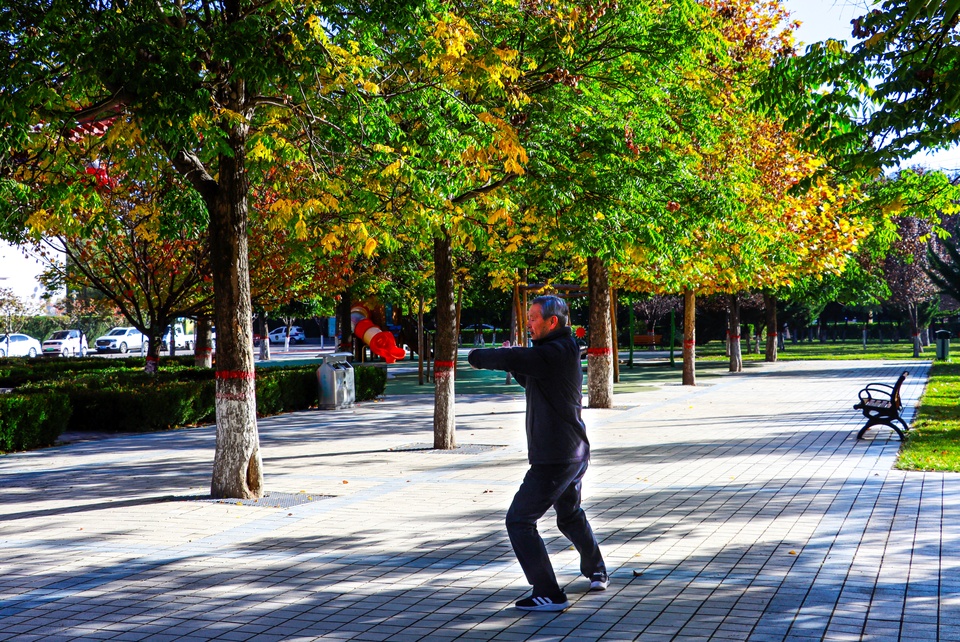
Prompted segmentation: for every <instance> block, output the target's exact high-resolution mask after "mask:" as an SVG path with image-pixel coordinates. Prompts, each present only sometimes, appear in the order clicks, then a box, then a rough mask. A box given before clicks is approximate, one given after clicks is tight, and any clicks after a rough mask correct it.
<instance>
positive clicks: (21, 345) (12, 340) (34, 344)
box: [0, 333, 43, 359]
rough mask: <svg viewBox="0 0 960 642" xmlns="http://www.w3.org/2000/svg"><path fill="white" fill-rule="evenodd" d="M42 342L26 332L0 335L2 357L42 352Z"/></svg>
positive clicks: (0, 353)
mask: <svg viewBox="0 0 960 642" xmlns="http://www.w3.org/2000/svg"><path fill="white" fill-rule="evenodd" d="M42 350H43V348H42V347H41V345H40V342H39V341H37V340H36V339H34V338H33V337H31V336H29V335H26V334H16V333H11V334H4V335H0V357H30V358H31V359H32V358H34V357H35V356H37V355H38V354H40V352H41V351H42Z"/></svg>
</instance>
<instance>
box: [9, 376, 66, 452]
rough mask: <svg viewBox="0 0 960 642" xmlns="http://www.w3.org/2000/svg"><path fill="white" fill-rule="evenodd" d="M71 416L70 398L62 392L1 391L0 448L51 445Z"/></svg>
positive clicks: (12, 448)
mask: <svg viewBox="0 0 960 642" xmlns="http://www.w3.org/2000/svg"><path fill="white" fill-rule="evenodd" d="M70 415H71V412H70V399H69V398H68V397H67V395H65V394H61V393H59V392H54V391H44V392H28V393H9V394H0V451H3V452H12V451H15V450H29V449H31V448H43V447H44V446H52V445H53V443H54V442H55V441H56V440H57V437H59V436H60V435H61V434H62V433H63V431H64V430H65V429H66V426H67V421H68V420H69V418H70Z"/></svg>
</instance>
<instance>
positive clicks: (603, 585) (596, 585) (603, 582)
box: [590, 571, 610, 591]
mask: <svg viewBox="0 0 960 642" xmlns="http://www.w3.org/2000/svg"><path fill="white" fill-rule="evenodd" d="M608 584H610V578H609V577H607V574H606V573H604V572H602V571H601V572H599V573H594V574H593V575H591V576H590V590H591V591H606V590H607V585H608Z"/></svg>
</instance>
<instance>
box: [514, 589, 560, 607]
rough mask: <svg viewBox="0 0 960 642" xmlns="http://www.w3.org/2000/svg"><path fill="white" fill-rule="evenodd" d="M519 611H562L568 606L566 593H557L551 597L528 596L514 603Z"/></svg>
mask: <svg viewBox="0 0 960 642" xmlns="http://www.w3.org/2000/svg"><path fill="white" fill-rule="evenodd" d="M515 606H516V607H517V608H518V609H520V610H521V611H564V610H566V609H567V608H569V607H570V602H568V601H567V594H566V593H557V594H556V595H554V596H552V597H537V596H535V595H534V596H530V597H528V598H525V599H522V600H520V601H519V602H517V603H516V605H515Z"/></svg>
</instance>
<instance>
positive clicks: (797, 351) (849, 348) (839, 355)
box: [697, 341, 936, 362]
mask: <svg viewBox="0 0 960 642" xmlns="http://www.w3.org/2000/svg"><path fill="white" fill-rule="evenodd" d="M764 349H765V346H761V351H762V350H764ZM744 350H746V344H744ZM935 354H936V349H935V348H934V346H932V345H931V346H928V347H926V348H924V349H923V354H922V355H921V357H920V358H921V359H933V357H934V355H935ZM763 358H764V355H763V353H762V352H761V354H756V353H753V354H747V353H746V351H744V354H743V360H744V361H745V362H746V361H763ZM777 358H778V359H781V360H783V361H811V360H817V361H819V360H823V359H854V360H856V359H866V360H871V359H884V360H900V359H912V358H913V344H912V343H910V342H909V341H900V342H899V343H891V342H890V341H885V342H883V343H877V342H868V343H867V349H866V350H864V349H863V344H862V343H860V342H856V341H847V342H846V343H842V342H839V341H838V342H836V343H834V342H832V341H827V342H826V343H820V342H819V341H817V342H814V343H790V342H789V341H788V342H787V345H786V349H784V350H780V351H779V352H778V353H777ZM697 359H698V360H699V359H705V360H709V361H714V360H721V361H726V360H727V355H726V348H725V346H724V344H723V343H722V342H720V341H711V342H710V343H708V344H707V345H705V346H697Z"/></svg>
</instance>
